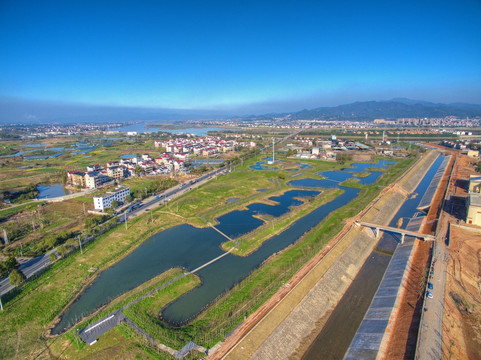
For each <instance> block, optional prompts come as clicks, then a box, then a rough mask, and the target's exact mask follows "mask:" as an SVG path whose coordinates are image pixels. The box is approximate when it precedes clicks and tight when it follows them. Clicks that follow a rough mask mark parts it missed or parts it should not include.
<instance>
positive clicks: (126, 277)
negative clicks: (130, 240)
mask: <svg viewBox="0 0 481 360" xmlns="http://www.w3.org/2000/svg"><path fill="white" fill-rule="evenodd" d="M354 165H355V164H354ZM363 165H364V164H363ZM369 167H373V165H372V164H370V165H369ZM353 169H354V170H355V171H359V170H357V169H356V168H355V167H354V168H349V170H350V171H351V170H353ZM351 172H352V171H351ZM338 173H342V174H345V173H347V174H348V175H349V176H348V177H347V178H350V177H353V174H352V173H350V172H348V171H346V169H344V170H342V171H335V172H323V173H320V175H322V176H325V177H328V178H327V179H323V180H315V179H299V180H293V181H291V182H289V185H290V186H293V187H299V186H300V187H310V188H335V187H336V188H340V189H342V190H343V193H342V194H341V195H339V196H338V197H336V198H335V199H334V200H332V201H330V202H328V203H326V204H324V205H321V206H320V207H318V208H317V209H315V210H314V211H312V212H311V213H309V214H307V215H305V216H303V217H302V218H300V219H298V220H297V221H295V222H293V223H292V224H291V226H290V227H289V228H287V229H286V230H284V231H283V232H281V233H280V234H278V235H275V236H273V237H272V238H270V239H269V240H267V241H266V242H264V243H263V245H262V246H260V247H259V249H257V250H256V251H255V252H253V253H252V254H250V255H249V256H246V257H240V256H235V255H232V254H227V255H226V256H224V257H222V258H221V259H219V260H217V261H215V262H213V263H211V264H210V265H208V266H206V267H204V268H202V269H201V270H199V271H198V272H197V274H198V275H199V276H200V277H201V279H202V284H201V285H199V286H198V287H196V288H195V289H193V290H192V291H190V292H188V293H187V294H184V295H183V296H181V297H179V298H178V299H176V300H175V301H173V302H172V303H170V304H169V305H168V306H167V307H166V308H164V310H163V311H162V318H163V319H164V320H165V321H167V322H169V323H171V324H182V323H185V322H188V321H189V320H192V319H193V318H194V317H195V316H197V315H198V314H199V312H201V311H202V310H203V309H204V308H205V307H207V306H208V305H209V304H210V303H212V302H213V301H214V300H215V299H216V298H218V297H219V296H220V295H222V294H223V293H225V292H226V291H228V290H229V289H231V288H232V287H233V286H234V285H235V284H237V283H238V282H240V281H241V280H242V279H244V278H245V277H247V276H248V275H249V274H250V273H251V272H252V271H253V270H255V269H256V268H257V267H259V266H260V265H261V264H262V262H263V261H264V260H266V259H267V258H269V257H270V256H271V255H272V254H274V253H277V252H279V251H281V250H283V249H285V248H286V247H287V246H289V245H290V244H292V243H294V242H295V241H297V240H298V239H299V238H300V237H301V236H302V235H303V234H304V233H306V232H307V231H309V230H310V229H311V228H313V227H314V226H316V225H317V224H319V223H320V222H321V221H322V220H323V219H324V218H325V217H326V216H328V215H329V214H330V213H331V212H333V211H334V210H336V209H338V208H340V207H342V206H344V205H346V204H347V203H349V202H350V201H352V200H353V199H354V198H356V197H357V195H358V193H359V189H356V188H350V187H344V186H340V185H339V181H338V180H335V179H330V178H329V177H330V176H336V177H337V176H341V175H337V174H338ZM380 174H381V173H379V175H380ZM379 175H376V176H375V178H374V177H373V178H370V181H372V182H374V181H375V180H376V179H377V178H378V177H379ZM344 177H345V176H344V175H342V178H344ZM363 179H367V178H363ZM320 192H321V190H320V189H316V190H313V189H305V190H301V189H292V190H289V191H286V192H285V193H284V194H283V195H280V196H273V197H270V198H269V200H270V201H274V202H276V203H277V204H276V205H269V204H265V203H253V204H250V205H248V206H247V207H246V209H245V210H234V211H232V212H230V213H227V214H225V215H223V216H220V217H219V218H218V219H217V221H218V225H216V228H217V229H219V230H220V231H222V232H223V233H224V234H226V235H227V236H229V237H231V238H237V237H239V236H242V235H244V234H247V233H249V232H251V231H253V230H255V229H256V228H258V227H259V226H261V225H262V224H263V223H264V222H263V221H262V220H261V219H259V218H258V217H257V216H258V215H268V216H273V217H279V216H281V215H283V214H285V213H287V212H288V211H290V208H291V207H294V206H299V205H300V204H302V201H301V200H299V198H309V197H315V196H317V195H318V194H320ZM256 215H257V216H256ZM226 240H227V239H226V238H225V237H223V236H222V235H220V234H219V233H218V232H217V231H215V230H214V229H212V228H195V227H193V226H190V225H186V224H183V225H178V226H175V227H172V228H169V229H167V230H164V231H162V232H159V233H157V234H155V235H153V236H151V237H150V238H149V239H147V240H146V241H145V242H143V243H142V244H141V245H140V246H139V247H138V248H136V249H135V250H134V251H133V252H132V253H130V254H129V255H127V256H126V257H125V258H123V259H122V260H120V261H119V262H118V263H116V264H114V265H113V266H111V267H109V268H107V269H106V270H104V271H102V272H101V273H100V274H99V276H98V277H97V279H96V280H95V281H94V282H93V283H92V284H91V285H90V286H89V287H88V288H87V289H86V290H85V291H84V292H82V293H81V294H80V295H79V297H78V298H77V300H76V301H75V302H74V303H73V304H72V305H71V306H70V307H68V308H67V310H66V311H65V312H64V313H63V314H62V316H61V319H60V322H59V323H58V324H57V325H56V326H55V328H54V329H53V330H52V333H53V334H59V333H61V332H63V331H64V330H66V329H68V328H69V327H71V326H72V325H74V324H75V323H76V322H77V321H79V320H80V319H81V318H83V317H84V316H87V315H89V314H91V313H92V312H94V311H95V310H96V309H98V308H99V307H100V306H102V305H104V304H107V303H108V302H110V301H111V300H113V299H114V298H116V297H118V296H119V295H121V294H123V293H125V292H127V291H129V290H131V289H133V288H135V287H136V286H139V285H140V284H142V283H144V282H145V281H147V280H149V279H151V278H153V277H154V276H157V275H159V274H161V273H162V272H164V271H166V270H167V269H170V268H173V267H183V268H184V269H186V270H187V271H192V270H194V269H196V268H197V267H199V266H201V265H203V264H205V263H207V262H209V261H210V260H212V259H214V258H216V257H218V256H219V255H222V254H224V251H222V250H221V248H220V245H221V244H222V243H223V242H225V241H226Z"/></svg>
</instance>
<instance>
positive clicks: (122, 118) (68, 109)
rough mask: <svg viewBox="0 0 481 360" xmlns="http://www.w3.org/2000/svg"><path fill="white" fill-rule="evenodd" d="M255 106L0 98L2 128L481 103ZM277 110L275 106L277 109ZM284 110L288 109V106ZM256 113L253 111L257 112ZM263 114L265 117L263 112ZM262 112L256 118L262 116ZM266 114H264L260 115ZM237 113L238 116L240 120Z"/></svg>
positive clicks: (386, 113) (452, 108)
mask: <svg viewBox="0 0 481 360" xmlns="http://www.w3.org/2000/svg"><path fill="white" fill-rule="evenodd" d="M249 108H255V107H254V106H253V105H252V104H251V105H249V104H248V105H246V106H244V107H242V106H238V108H236V109H224V110H221V109H170V108H153V107H150V108H149V107H145V108H144V107H129V106H102V105H91V104H78V103H63V102H52V101H35V100H23V99H15V98H7V97H1V96H0V109H1V110H2V111H0V124H2V123H3V124H53V123H87V122H89V123H93V122H95V123H109V122H132V121H140V122H164V123H165V122H184V121H186V120H216V119H217V120H221V119H243V120H255V119H274V118H287V117H288V118H290V119H294V120H296V119H299V120H302V119H306V120H313V119H321V120H354V121H362V120H367V121H369V120H373V119H379V118H382V119H396V118H403V117H408V118H409V117H416V118H423V117H445V116H450V115H452V116H458V117H462V118H465V117H476V116H481V105H475V104H464V103H453V104H439V103H438V104H437V103H432V102H428V101H421V100H411V99H406V98H396V99H392V100H388V101H364V102H355V103H352V104H346V105H339V106H333V107H318V108H315V109H312V110H301V111H296V112H289V113H277V112H275V113H274V112H273V113H268V114H263V115H250V116H246V115H245V114H246V113H247V111H249V110H247V109H249ZM273 108H274V109H275V108H276V106H274V107H273ZM284 108H285V107H284ZM254 111H255V110H254ZM261 111H262V110H261ZM259 113H261V112H260V111H259ZM259 113H258V114H259ZM261 114H262V113H261ZM237 115H239V116H237Z"/></svg>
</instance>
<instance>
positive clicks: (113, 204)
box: [111, 200, 119, 209]
mask: <svg viewBox="0 0 481 360" xmlns="http://www.w3.org/2000/svg"><path fill="white" fill-rule="evenodd" d="M111 205H112V209H116V208H117V207H118V206H119V202H118V201H117V200H114V201H112V203H111Z"/></svg>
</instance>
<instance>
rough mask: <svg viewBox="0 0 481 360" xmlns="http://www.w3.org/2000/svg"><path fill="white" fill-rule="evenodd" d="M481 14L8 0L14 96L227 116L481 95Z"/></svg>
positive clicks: (1, 32) (312, 5)
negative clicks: (20, 0) (399, 100)
mask: <svg viewBox="0 0 481 360" xmlns="http://www.w3.org/2000/svg"><path fill="white" fill-rule="evenodd" d="M479 18H481V3H480V2H479V1H475V0H465V1H462V2H456V3H453V2H450V1H437V2H418V1H404V2H399V3H397V2H394V3H393V2H379V1H374V0H371V1H365V2H357V1H348V0H345V1H339V2H328V3H325V2H313V1H297V2H289V1H267V0H260V1H259V0H257V1H250V0H247V1H242V2H224V1H205V2H201V3H200V2H196V1H189V0H179V1H176V2H151V1H140V3H139V2H138V3H135V4H134V3H131V2H124V1H119V2H115V3H111V2H104V1H89V0H87V1H68V2H65V1H59V0H48V1H42V2H21V3H19V2H17V1H11V0H6V1H2V2H1V3H0V48H1V51H2V56H1V57H0V96H1V97H3V98H4V99H10V102H13V103H16V104H17V105H18V104H20V103H21V102H23V104H24V105H25V106H27V105H28V104H27V103H28V102H31V103H35V104H37V107H39V108H41V109H42V111H45V109H46V108H47V107H49V106H50V107H52V106H54V107H56V108H55V109H54V108H52V109H51V111H52V114H51V116H55V115H54V114H55V113H62V112H65V111H66V104H70V105H72V104H73V106H72V108H71V110H75V111H80V110H79V107H81V108H84V110H85V107H92V108H94V107H96V108H99V107H100V108H103V110H102V111H103V112H105V111H108V110H107V109H106V108H110V109H111V110H112V109H113V108H116V109H118V108H119V107H120V108H123V109H132V108H135V109H140V108H141V109H164V110H166V111H167V110H172V109H174V110H175V112H176V113H178V112H189V111H193V110H195V112H197V113H199V112H200V113H203V112H204V111H206V112H208V113H209V114H210V115H216V114H218V115H227V116H229V115H232V116H233V115H241V116H242V115H247V114H264V113H270V112H291V111H298V110H302V109H310V108H316V107H321V106H335V105H341V104H347V103H352V102H355V101H368V100H388V99H391V98H397V97H405V98H411V99H420V100H424V101H431V102H435V103H437V102H441V103H455V102H466V103H476V104H481V65H480V62H479V59H480V58H481V42H480V41H479V39H480V38H481V23H480V22H479ZM82 104H83V105H82ZM85 104H86V105H85ZM5 106H10V105H9V104H8V103H5V101H4V102H2V110H3V112H5V111H10V112H15V111H16V110H14V109H12V108H11V107H10V108H9V109H5ZM29 106H30V105H29ZM21 110H22V109H19V111H21ZM75 111H73V112H74V114H73V115H72V114H71V116H77V115H76V114H75ZM29 112H30V111H29V109H28V106H27V108H26V109H23V115H22V116H23V117H24V118H28V117H35V116H37V117H39V115H38V114H33V113H29ZM65 116H67V115H65Z"/></svg>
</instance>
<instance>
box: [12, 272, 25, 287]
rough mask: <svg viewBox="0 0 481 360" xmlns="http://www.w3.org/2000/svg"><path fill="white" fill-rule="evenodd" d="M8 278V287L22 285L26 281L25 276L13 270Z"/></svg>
mask: <svg viewBox="0 0 481 360" xmlns="http://www.w3.org/2000/svg"><path fill="white" fill-rule="evenodd" d="M8 278H9V279H10V285H16V286H18V285H20V284H22V283H23V282H24V281H25V279H26V278H25V275H24V274H23V273H22V272H21V271H19V270H17V269H13V270H12V271H11V272H10V275H9V276H8Z"/></svg>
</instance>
